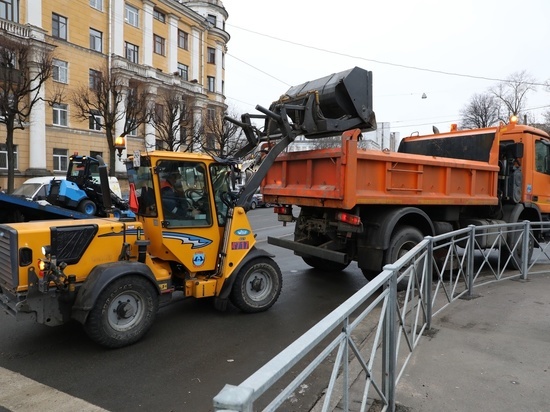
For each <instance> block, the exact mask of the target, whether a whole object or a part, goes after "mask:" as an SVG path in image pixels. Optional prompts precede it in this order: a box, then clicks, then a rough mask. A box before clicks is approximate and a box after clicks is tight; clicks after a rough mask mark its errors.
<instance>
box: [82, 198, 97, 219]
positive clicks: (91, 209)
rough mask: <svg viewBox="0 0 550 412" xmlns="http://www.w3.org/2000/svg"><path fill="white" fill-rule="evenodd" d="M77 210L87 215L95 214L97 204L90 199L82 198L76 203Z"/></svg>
mask: <svg viewBox="0 0 550 412" xmlns="http://www.w3.org/2000/svg"><path fill="white" fill-rule="evenodd" d="M78 211H79V212H82V213H84V214H86V215H89V216H95V214H96V213H97V206H96V204H95V203H94V202H92V201H91V200H90V199H83V200H82V201H81V202H80V203H79V204H78Z"/></svg>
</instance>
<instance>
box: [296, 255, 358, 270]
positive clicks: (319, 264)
mask: <svg viewBox="0 0 550 412" xmlns="http://www.w3.org/2000/svg"><path fill="white" fill-rule="evenodd" d="M302 260H303V261H304V262H305V263H306V264H307V265H309V266H311V267H312V268H315V269H317V270H320V271H322V272H341V271H342V270H344V269H345V268H347V267H348V266H349V263H338V262H333V261H332V260H326V259H323V258H319V257H316V256H302Z"/></svg>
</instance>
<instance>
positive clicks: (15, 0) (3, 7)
mask: <svg viewBox="0 0 550 412" xmlns="http://www.w3.org/2000/svg"><path fill="white" fill-rule="evenodd" d="M0 19H3V20H9V21H13V22H14V23H19V0H0Z"/></svg>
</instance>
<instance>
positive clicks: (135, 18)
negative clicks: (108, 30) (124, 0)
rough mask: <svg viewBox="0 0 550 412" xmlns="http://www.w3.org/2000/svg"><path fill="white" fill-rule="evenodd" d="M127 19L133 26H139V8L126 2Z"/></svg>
mask: <svg viewBox="0 0 550 412" xmlns="http://www.w3.org/2000/svg"><path fill="white" fill-rule="evenodd" d="M125 21H126V23H128V24H129V25H131V26H134V27H139V10H138V9H137V8H135V7H134V6H130V5H129V4H126V9H125Z"/></svg>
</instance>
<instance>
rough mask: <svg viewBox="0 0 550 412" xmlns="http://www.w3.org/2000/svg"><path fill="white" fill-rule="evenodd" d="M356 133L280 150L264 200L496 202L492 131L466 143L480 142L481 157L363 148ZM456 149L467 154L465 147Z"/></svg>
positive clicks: (329, 204) (344, 204) (345, 205)
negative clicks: (334, 144)
mask: <svg viewBox="0 0 550 412" xmlns="http://www.w3.org/2000/svg"><path fill="white" fill-rule="evenodd" d="M358 134H359V132H358V131H354V132H353V133H350V132H346V133H345V134H344V135H343V138H342V145H341V147H338V148H331V149H319V150H311V151H303V152H289V153H284V154H281V155H280V156H279V157H278V158H277V159H276V161H275V163H274V165H273V166H272V167H271V168H270V170H269V171H268V173H267V175H266V177H265V179H264V181H263V182H262V193H263V195H264V201H265V202H267V203H281V204H293V205H297V206H318V207H326V208H338V209H352V208H353V207H354V206H356V205H360V204H388V205H389V204H399V205H496V204H498V199H497V178H498V171H499V167H498V165H497V163H498V155H497V154H498V144H497V143H496V140H495V135H494V133H493V134H492V136H491V135H487V134H485V135H484V136H481V135H480V137H479V138H472V139H470V141H469V144H472V145H474V146H476V147H477V148H479V145H480V144H481V143H482V141H483V144H484V145H485V146H486V149H485V152H486V153H485V154H484V155H483V156H478V157H479V158H484V159H485V160H484V161H482V160H467V159H463V158H462V159H460V158H450V157H440V156H429V155H422V154H411V153H399V152H389V151H380V150H363V149H359V148H358V147H357V137H358ZM438 139H439V138H438ZM439 142H440V143H443V142H444V140H439ZM424 146H426V145H424ZM437 146H438V145H437V144H436V145H435V147H437ZM495 146H497V147H496V148H495ZM461 150H463V152H464V153H466V154H467V153H470V151H468V149H467V148H465V147H464V146H461ZM462 157H467V156H462Z"/></svg>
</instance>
